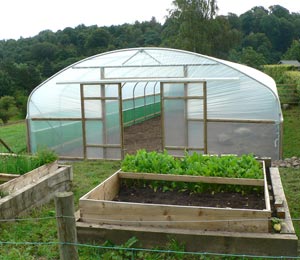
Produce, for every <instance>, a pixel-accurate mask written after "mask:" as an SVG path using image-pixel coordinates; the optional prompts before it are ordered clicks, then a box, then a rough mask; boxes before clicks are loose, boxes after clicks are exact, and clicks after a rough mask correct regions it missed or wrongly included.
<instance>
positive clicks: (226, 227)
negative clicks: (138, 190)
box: [77, 160, 297, 256]
mask: <svg viewBox="0 0 300 260" xmlns="http://www.w3.org/2000/svg"><path fill="white" fill-rule="evenodd" d="M262 164H263V165H264V161H263V162H262ZM268 165H269V166H270V160H269V161H268ZM269 166H268V167H267V168H266V167H263V176H264V178H263V179H249V178H248V179H246V178H223V177H208V176H184V175H168V174H149V173H135V172H122V171H118V172H116V173H115V174H113V175H112V176H111V177H109V178H108V179H106V180H105V181H104V182H102V183H101V184H100V185H98V186H97V187H95V188H94V189H93V190H91V191H90V192H88V193H87V194H86V195H84V196H83V197H82V198H80V200H79V212H78V219H77V231H78V238H79V240H80V241H82V242H84V241H99V242H100V241H102V242H103V241H105V240H108V239H109V240H112V241H114V242H115V243H124V242H125V241H126V240H128V239H129V238H130V237H131V236H136V237H137V238H138V239H139V240H140V241H141V243H142V246H143V247H154V246H161V245H163V244H164V243H167V241H168V238H170V237H172V238H175V239H176V240H178V241H179V242H182V243H185V244H186V250H189V251H205V252H219V253H220V252H221V253H241V254H256V255H258V254H259V255H288V256H293V255H296V254H297V236H296V235H295V231H294V228H293V224H292V221H291V220H290V215H289V211H288V207H287V203H286V200H285V197H284V192H283V189H282V185H281V182H280V181H278V176H279V173H278V172H276V170H274V169H273V168H270V169H269ZM269 171H271V174H270V175H269ZM274 172H275V173H274ZM267 175H268V177H267ZM267 179H269V182H268V181H267ZM270 179H271V181H270ZM141 180H142V181H154V182H156V183H157V182H158V181H162V182H164V184H165V183H167V182H183V183H202V184H203V183H209V184H213V185H230V186H232V185H234V186H240V187H246V186H247V187H258V188H259V189H262V191H263V192H262V194H261V196H258V199H259V200H262V201H263V206H260V207H259V209H257V208H254V207H248V208H245V207H244V208H242V207H239V206H237V207H232V206H229V205H227V206H226V205H223V206H221V205H218V206H213V205H210V206H201V205H188V204H187V203H186V204H185V205H175V203H173V204H170V203H165V202H163V203H159V202H158V201H156V202H155V203H152V202H149V203H148V202H147V201H144V202H143V201H137V200H136V199H137V198H134V200H135V201H128V197H130V195H128V196H127V199H126V200H127V201H122V199H120V198H121V197H122V189H123V188H122V187H123V185H124V183H128V181H130V182H132V181H133V182H139V181H141ZM279 180H280V176H279ZM269 191H271V192H272V196H271V198H270V195H269ZM278 191H280V192H278ZM156 192H159V189H158V190H156ZM273 192H274V198H275V199H273ZM278 193H279V195H278ZM276 194H277V195H276ZM133 197H135V196H133ZM123 198H124V197H123ZM148 199H149V198H148ZM274 201H277V202H276V203H277V204H276V203H274ZM282 201H284V202H282ZM248 202H249V201H248ZM179 204H182V203H179ZM273 204H274V205H275V204H276V205H277V206H274V205H273ZM282 212H283V213H282ZM273 217H281V218H282V219H281V221H282V222H283V223H284V224H283V225H282V230H281V232H280V233H275V232H274V230H273V229H272V219H273Z"/></svg>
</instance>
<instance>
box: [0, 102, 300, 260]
mask: <svg viewBox="0 0 300 260" xmlns="http://www.w3.org/2000/svg"><path fill="white" fill-rule="evenodd" d="M284 119H285V121H284V157H291V156H298V157H300V131H299V129H300V107H294V108H292V109H290V110H286V111H284ZM25 129H26V127H25V124H24V123H18V124H15V125H9V126H0V138H2V139H3V140H4V141H5V142H6V143H7V144H8V145H9V146H10V147H11V149H12V150H13V151H16V152H19V151H24V150H25V148H26V131H25ZM0 151H2V152H6V150H5V149H3V147H2V148H0ZM70 164H71V165H72V166H73V171H74V182H73V188H72V190H73V192H74V195H75V207H76V208H78V200H79V198H80V197H81V196H82V195H84V194H85V193H87V192H88V191H89V190H91V189H92V188H94V187H95V186H96V185H98V184H99V183H100V182H101V181H102V180H104V179H106V178H107V177H108V176H110V175H111V174H112V173H114V172H115V171H116V170H117V169H119V167H120V162H116V161H80V162H72V163H70ZM280 173H281V177H282V182H283V186H284V190H285V193H286V197H287V200H288V204H289V208H290V212H291V215H292V218H299V217H300V204H299V201H300V170H299V169H283V168H281V169H280ZM26 218H33V220H28V219H27V220H24V221H17V222H0V241H14V242H24V241H26V242H36V241H39V242H43V243H44V245H37V244H34V243H33V244H28V245H24V244H20V245H17V244H15V245H5V244H1V243H0V259H1V260H2V259H4V260H8V259H14V260H15V259H20V260H22V259H24V260H28V259H40V260H44V259H58V258H59V253H58V246H57V245H51V244H50V242H55V241H57V233H56V221H55V208H54V203H53V202H51V203H49V204H47V205H45V206H43V207H42V208H40V209H36V210H33V211H32V212H31V213H30V214H28V215H27V216H26ZM34 218H39V219H34ZM294 226H295V228H296V231H297V234H298V235H299V234H300V228H299V227H298V226H299V222H298V221H295V222H294ZM125 246H126V245H125ZM169 249H170V250H181V249H182V246H181V245H178V244H176V242H174V241H173V242H172V241H171V242H170V245H169ZM113 254H114V255H113ZM113 254H112V253H110V254H109V255H107V254H103V251H101V250H99V249H93V248H89V247H86V248H85V247H79V255H80V259H131V256H125V255H121V254H120V253H118V252H117V251H115V253H113ZM134 259H204V258H200V256H198V257H195V258H192V257H191V256H187V257H183V256H182V255H179V256H177V257H176V256H172V255H169V256H168V257H167V258H164V257H162V255H160V254H156V255H151V256H150V255H148V254H146V253H145V254H144V255H142V256H136V257H135V258H134ZM205 259H230V258H227V257H226V258H212V257H209V258H208V257H207V258H205ZM231 259H238V258H231ZM244 259H246V258H244ZM252 259H253V258H252Z"/></svg>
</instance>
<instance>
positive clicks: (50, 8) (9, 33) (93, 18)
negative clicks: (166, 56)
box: [0, 0, 300, 40]
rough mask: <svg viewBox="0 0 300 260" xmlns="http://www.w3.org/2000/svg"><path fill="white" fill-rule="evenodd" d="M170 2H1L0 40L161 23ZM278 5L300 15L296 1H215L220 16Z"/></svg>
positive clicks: (149, 0) (70, 0) (169, 6)
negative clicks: (46, 32) (80, 27)
mask: <svg viewBox="0 0 300 260" xmlns="http://www.w3.org/2000/svg"><path fill="white" fill-rule="evenodd" d="M172 2H173V1H172V0H2V1H1V9H0V10H1V11H0V40H3V39H19V38H20V37H23V38H27V37H31V36H35V35H37V34H38V33H39V32H40V31H43V30H48V29H49V30H51V31H53V32H56V31H57V30H63V29H64V28H66V27H72V28H74V27H76V26H77V25H79V24H84V25H86V26H90V25H96V24H97V25H98V26H109V25H119V24H124V23H134V22H135V21H137V20H138V21H149V20H150V19H151V17H153V16H154V17H155V18H156V19H157V21H159V22H161V23H163V22H164V18H165V16H166V15H168V9H172V8H173V7H172ZM261 5H262V6H264V7H265V8H268V7H269V6H271V5H281V6H283V7H285V8H287V9H288V10H290V12H297V13H300V1H299V0H218V6H219V9H220V10H219V15H220V14H227V13H228V12H231V13H235V14H238V15H240V14H242V13H244V12H246V11H248V10H250V9H251V8H252V7H254V6H261Z"/></svg>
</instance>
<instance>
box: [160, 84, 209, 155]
mask: <svg viewBox="0 0 300 260" xmlns="http://www.w3.org/2000/svg"><path fill="white" fill-rule="evenodd" d="M161 93H162V124H163V147H164V149H166V150H167V151H168V152H169V153H170V154H172V155H175V156H183V155H184V153H185V152H189V153H191V152H197V153H207V98H206V96H207V95H206V82H184V83H182V82H179V83H177V82H175V83H174V82H172V83H161Z"/></svg>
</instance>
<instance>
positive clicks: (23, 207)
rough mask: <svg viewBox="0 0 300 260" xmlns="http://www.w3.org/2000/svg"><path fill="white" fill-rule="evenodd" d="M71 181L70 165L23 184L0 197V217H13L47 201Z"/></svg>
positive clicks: (68, 187) (63, 189) (67, 188)
mask: <svg viewBox="0 0 300 260" xmlns="http://www.w3.org/2000/svg"><path fill="white" fill-rule="evenodd" d="M71 181H72V170H71V166H62V167H59V168H58V169H57V170H55V171H51V172H49V173H48V174H46V175H45V176H43V177H42V178H39V179H38V180H37V181H36V182H32V183H29V184H27V185H24V186H23V187H22V188H20V189H18V190H16V191H14V192H12V193H10V194H9V195H8V196H4V197H3V198H1V199H0V219H10V218H15V217H16V216H20V215H23V214H24V213H26V212H28V211H29V210H30V209H32V208H34V207H38V206H41V205H43V204H44V203H47V202H49V201H50V200H51V199H53V197H54V195H55V193H56V192H59V191H67V190H69V189H70V187H71Z"/></svg>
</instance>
